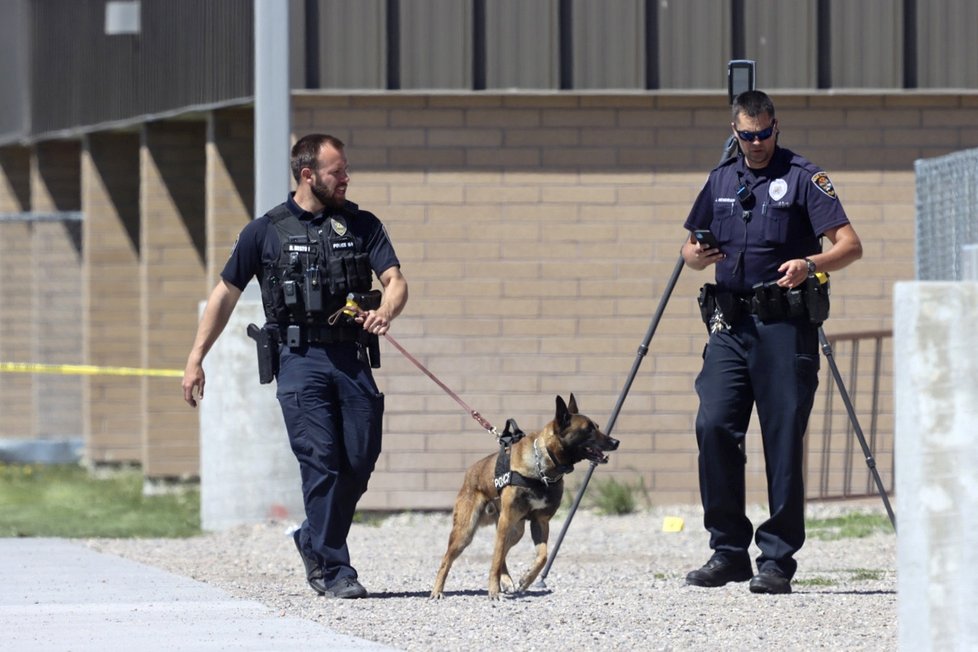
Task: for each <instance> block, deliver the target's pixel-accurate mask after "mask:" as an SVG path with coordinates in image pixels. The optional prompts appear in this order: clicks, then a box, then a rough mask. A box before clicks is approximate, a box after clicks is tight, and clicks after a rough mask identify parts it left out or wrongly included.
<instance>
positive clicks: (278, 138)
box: [254, 0, 292, 215]
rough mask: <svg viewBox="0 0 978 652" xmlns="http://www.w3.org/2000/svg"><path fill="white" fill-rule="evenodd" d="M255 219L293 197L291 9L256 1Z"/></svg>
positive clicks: (275, 2) (274, 2) (268, 0)
mask: <svg viewBox="0 0 978 652" xmlns="http://www.w3.org/2000/svg"><path fill="white" fill-rule="evenodd" d="M254 72H255V207H254V208H255V215H262V214H263V213H264V212H265V211H267V210H268V209H270V208H271V207H273V206H275V205H276V204H280V203H282V201H283V200H284V199H285V195H286V194H287V193H288V191H289V187H290V186H289V149H290V140H291V138H292V120H291V94H290V91H289V3H288V2H280V1H279V0H255V71H254Z"/></svg>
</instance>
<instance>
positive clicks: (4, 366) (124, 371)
mask: <svg viewBox="0 0 978 652" xmlns="http://www.w3.org/2000/svg"><path fill="white" fill-rule="evenodd" d="M0 372H12V373H22V374H62V375H65V376H158V377H163V378H183V371H181V370H180V369H140V368H138V367H98V366H95V365H90V364H37V363H34V362H0Z"/></svg>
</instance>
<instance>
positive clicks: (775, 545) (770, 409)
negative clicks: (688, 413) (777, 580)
mask: <svg viewBox="0 0 978 652" xmlns="http://www.w3.org/2000/svg"><path fill="white" fill-rule="evenodd" d="M818 368H819V350H818V328H817V327H816V326H815V325H813V324H810V323H808V322H807V321H804V320H790V321H781V322H776V323H771V324H764V323H762V322H761V321H760V320H759V319H757V317H755V316H751V315H746V316H744V317H743V318H741V319H740V320H738V321H737V322H735V323H734V324H732V325H731V328H730V330H728V331H725V332H721V333H715V334H712V335H711V336H710V340H709V342H708V343H707V345H706V349H705V351H704V353H703V369H702V371H701V372H700V374H699V376H698V377H697V379H696V393H697V394H698V395H699V397H700V408H699V412H698V413H697V415H696V439H697V443H698V444H699V477H700V497H701V498H702V501H703V511H704V517H703V521H704V525H705V526H706V529H707V530H708V531H709V532H710V547H711V548H712V549H713V550H714V551H715V553H716V554H719V555H721V556H723V557H726V558H728V559H730V560H733V561H737V562H742V561H743V562H747V563H749V562H750V557H749V555H748V552H747V549H748V548H749V546H750V542H751V535H752V534H753V531H752V527H753V526H752V524H751V522H750V520H749V519H748V518H747V516H746V514H745V501H746V489H745V479H744V467H745V464H746V459H745V457H744V453H743V451H742V449H741V448H740V444H741V443H742V442H743V441H744V437H745V435H746V432H747V426H748V423H749V422H750V418H751V413H752V411H753V407H754V406H755V405H756V406H757V417H758V420H759V424H760V428H761V438H762V442H763V445H764V463H765V469H766V472H767V492H768V506H769V509H770V517H769V518H768V520H767V521H765V522H764V523H762V524H761V525H760V526H758V528H757V534H756V539H755V540H756V543H757V547H758V548H760V551H761V554H760V555H759V556H758V557H757V560H756V561H757V568H758V570H761V569H764V568H771V567H774V568H777V569H779V570H780V571H781V572H783V573H784V574H785V576H787V577H788V578H789V579H790V578H791V577H792V576H793V575H794V573H795V570H796V569H797V566H798V564H797V562H796V561H795V560H794V554H795V553H796V552H797V551H798V550H799V549H800V548H801V546H802V544H803V543H804V542H805V487H804V478H803V454H804V434H805V429H806V427H807V425H808V416H809V414H810V413H811V410H812V403H813V401H814V398H815V389H816V388H817V387H818Z"/></svg>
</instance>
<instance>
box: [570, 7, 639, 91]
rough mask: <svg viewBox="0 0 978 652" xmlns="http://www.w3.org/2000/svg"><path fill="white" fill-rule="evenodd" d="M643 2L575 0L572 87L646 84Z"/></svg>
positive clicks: (603, 87)
mask: <svg viewBox="0 0 978 652" xmlns="http://www.w3.org/2000/svg"><path fill="white" fill-rule="evenodd" d="M644 5H645V3H644V2H642V1H641V0H604V2H594V1H593V0H574V2H573V9H572V11H573V16H572V21H573V24H574V30H573V32H574V35H573V48H574V64H573V70H574V88H575V89H642V88H645V34H644V29H645V6H644Z"/></svg>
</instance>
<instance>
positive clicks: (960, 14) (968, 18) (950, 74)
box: [917, 0, 978, 88]
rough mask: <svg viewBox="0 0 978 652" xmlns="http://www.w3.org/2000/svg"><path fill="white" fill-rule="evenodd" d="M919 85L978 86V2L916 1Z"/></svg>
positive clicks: (964, 0)
mask: <svg viewBox="0 0 978 652" xmlns="http://www.w3.org/2000/svg"><path fill="white" fill-rule="evenodd" d="M917 26H918V29H917V45H918V50H917V66H918V86H919V87H920V88H978V3H976V2H974V0H927V1H926V2H920V3H919V4H918V5H917Z"/></svg>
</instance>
